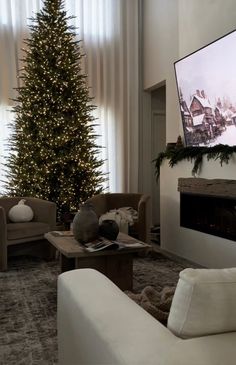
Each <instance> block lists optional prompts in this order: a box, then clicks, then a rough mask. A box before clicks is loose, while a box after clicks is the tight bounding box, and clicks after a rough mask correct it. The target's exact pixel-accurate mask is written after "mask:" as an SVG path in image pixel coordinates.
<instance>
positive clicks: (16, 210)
mask: <svg viewBox="0 0 236 365" xmlns="http://www.w3.org/2000/svg"><path fill="white" fill-rule="evenodd" d="M25 202H26V200H25V199H21V200H20V201H19V203H18V204H17V205H14V207H12V208H11V209H10V210H9V212H8V217H9V219H10V221H11V222H14V223H20V222H29V221H31V220H32V219H33V216H34V213H33V210H32V209H31V208H30V207H29V206H28V205H25Z"/></svg>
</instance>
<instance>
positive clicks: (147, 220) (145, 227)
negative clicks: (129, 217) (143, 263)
mask: <svg viewBox="0 0 236 365" xmlns="http://www.w3.org/2000/svg"><path fill="white" fill-rule="evenodd" d="M138 221H139V224H138V231H139V232H138V233H139V239H140V240H141V241H144V242H146V243H148V240H149V239H148V232H149V229H150V226H151V200H150V196H149V195H146V194H144V195H142V197H141V199H140V201H139V204H138Z"/></svg>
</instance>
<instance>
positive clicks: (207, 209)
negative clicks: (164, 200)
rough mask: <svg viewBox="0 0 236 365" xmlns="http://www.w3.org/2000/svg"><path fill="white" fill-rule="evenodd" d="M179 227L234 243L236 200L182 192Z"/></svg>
mask: <svg viewBox="0 0 236 365" xmlns="http://www.w3.org/2000/svg"><path fill="white" fill-rule="evenodd" d="M180 225H181V226H182V227H186V228H190V229H194V230H196V231H200V232H204V233H208V234H211V235H215V236H219V237H223V238H227V239H229V240H233V241H236V199H233V198H228V197H227V198H225V197H219V196H213V195H201V194H194V193H183V192H182V193H180Z"/></svg>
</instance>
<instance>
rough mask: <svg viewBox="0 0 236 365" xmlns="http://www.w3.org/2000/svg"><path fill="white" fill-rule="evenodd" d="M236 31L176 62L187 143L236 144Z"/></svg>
mask: <svg viewBox="0 0 236 365" xmlns="http://www.w3.org/2000/svg"><path fill="white" fill-rule="evenodd" d="M235 49H236V30H235V31H233V32H230V33H228V34H226V35H225V36H224V37H222V38H220V39H218V40H216V41H214V42H213V43H211V44H209V45H207V46H205V47H203V48H201V49H199V50H198V51H196V52H194V53H191V54H190V55H188V56H186V57H184V58H182V59H180V60H179V61H177V62H175V64H174V66H175V75H176V81H177V87H178V94H179V104H180V111H181V117H182V122H183V129H184V136H185V144H186V146H214V145H216V144H227V145H229V146H233V145H236V62H235V58H234V54H235Z"/></svg>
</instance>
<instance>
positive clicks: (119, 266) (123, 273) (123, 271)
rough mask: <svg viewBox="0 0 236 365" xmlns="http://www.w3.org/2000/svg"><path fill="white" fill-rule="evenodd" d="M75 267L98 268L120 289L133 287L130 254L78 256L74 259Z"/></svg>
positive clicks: (131, 258) (131, 256) (131, 257)
mask: <svg viewBox="0 0 236 365" xmlns="http://www.w3.org/2000/svg"><path fill="white" fill-rule="evenodd" d="M75 268H76V269H82V268H91V269H95V270H98V271H100V272H101V273H102V274H104V275H106V276H107V277H108V278H109V279H110V280H111V281H113V283H115V284H116V285H117V286H118V287H119V288H120V289H121V290H132V288H133V255H132V254H122V255H109V256H92V257H80V258H76V260H75Z"/></svg>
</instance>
